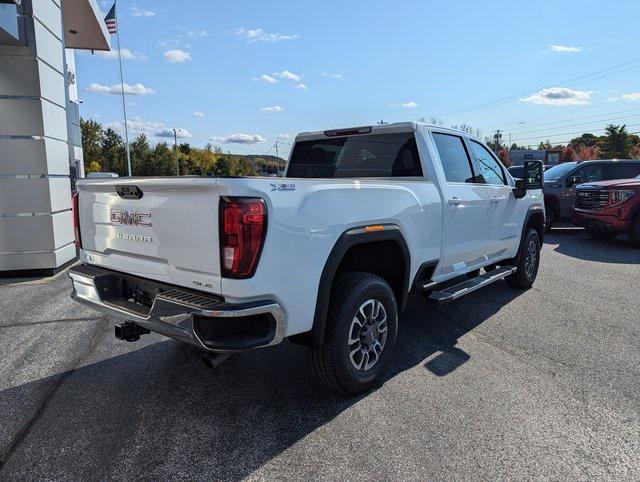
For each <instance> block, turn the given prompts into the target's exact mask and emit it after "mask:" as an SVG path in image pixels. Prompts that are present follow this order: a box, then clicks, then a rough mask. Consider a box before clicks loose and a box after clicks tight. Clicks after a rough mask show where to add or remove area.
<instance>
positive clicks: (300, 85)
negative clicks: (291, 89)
mask: <svg viewBox="0 0 640 482" xmlns="http://www.w3.org/2000/svg"><path fill="white" fill-rule="evenodd" d="M296 89H301V90H307V86H306V85H305V84H303V83H302V82H300V83H299V84H296Z"/></svg>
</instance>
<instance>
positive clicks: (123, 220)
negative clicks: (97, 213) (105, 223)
mask: <svg viewBox="0 0 640 482" xmlns="http://www.w3.org/2000/svg"><path fill="white" fill-rule="evenodd" d="M109 219H110V220H111V223H112V224H124V225H125V226H151V213H150V212H149V211H125V210H114V209H112V210H111V212H110V214H109Z"/></svg>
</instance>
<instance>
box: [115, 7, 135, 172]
mask: <svg viewBox="0 0 640 482" xmlns="http://www.w3.org/2000/svg"><path fill="white" fill-rule="evenodd" d="M116 3H117V2H114V6H115V4H116ZM114 13H115V17H116V39H117V41H118V62H119V63H120V87H121V91H122V113H123V114H124V145H125V148H126V150H127V173H128V174H129V177H131V156H130V155H129V128H128V126H127V106H126V102H125V98H124V75H123V74H122V50H121V49H120V25H118V9H117V8H116V9H115V11H114Z"/></svg>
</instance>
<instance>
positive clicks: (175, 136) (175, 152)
mask: <svg viewBox="0 0 640 482" xmlns="http://www.w3.org/2000/svg"><path fill="white" fill-rule="evenodd" d="M173 155H174V156H175V158H176V176H179V175H180V163H179V162H178V134H177V132H176V129H175V127H174V129H173Z"/></svg>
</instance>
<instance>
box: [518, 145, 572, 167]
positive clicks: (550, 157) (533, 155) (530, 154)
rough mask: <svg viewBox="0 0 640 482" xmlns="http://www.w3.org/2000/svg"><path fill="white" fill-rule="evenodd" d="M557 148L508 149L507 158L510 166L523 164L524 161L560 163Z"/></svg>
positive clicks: (559, 151)
mask: <svg viewBox="0 0 640 482" xmlns="http://www.w3.org/2000/svg"><path fill="white" fill-rule="evenodd" d="M561 153H562V151H561V150H559V149H547V150H542V149H512V150H510V151H509V160H510V161H511V165H512V166H523V165H524V161H542V162H543V163H544V164H551V165H555V164H560V154H561Z"/></svg>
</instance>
